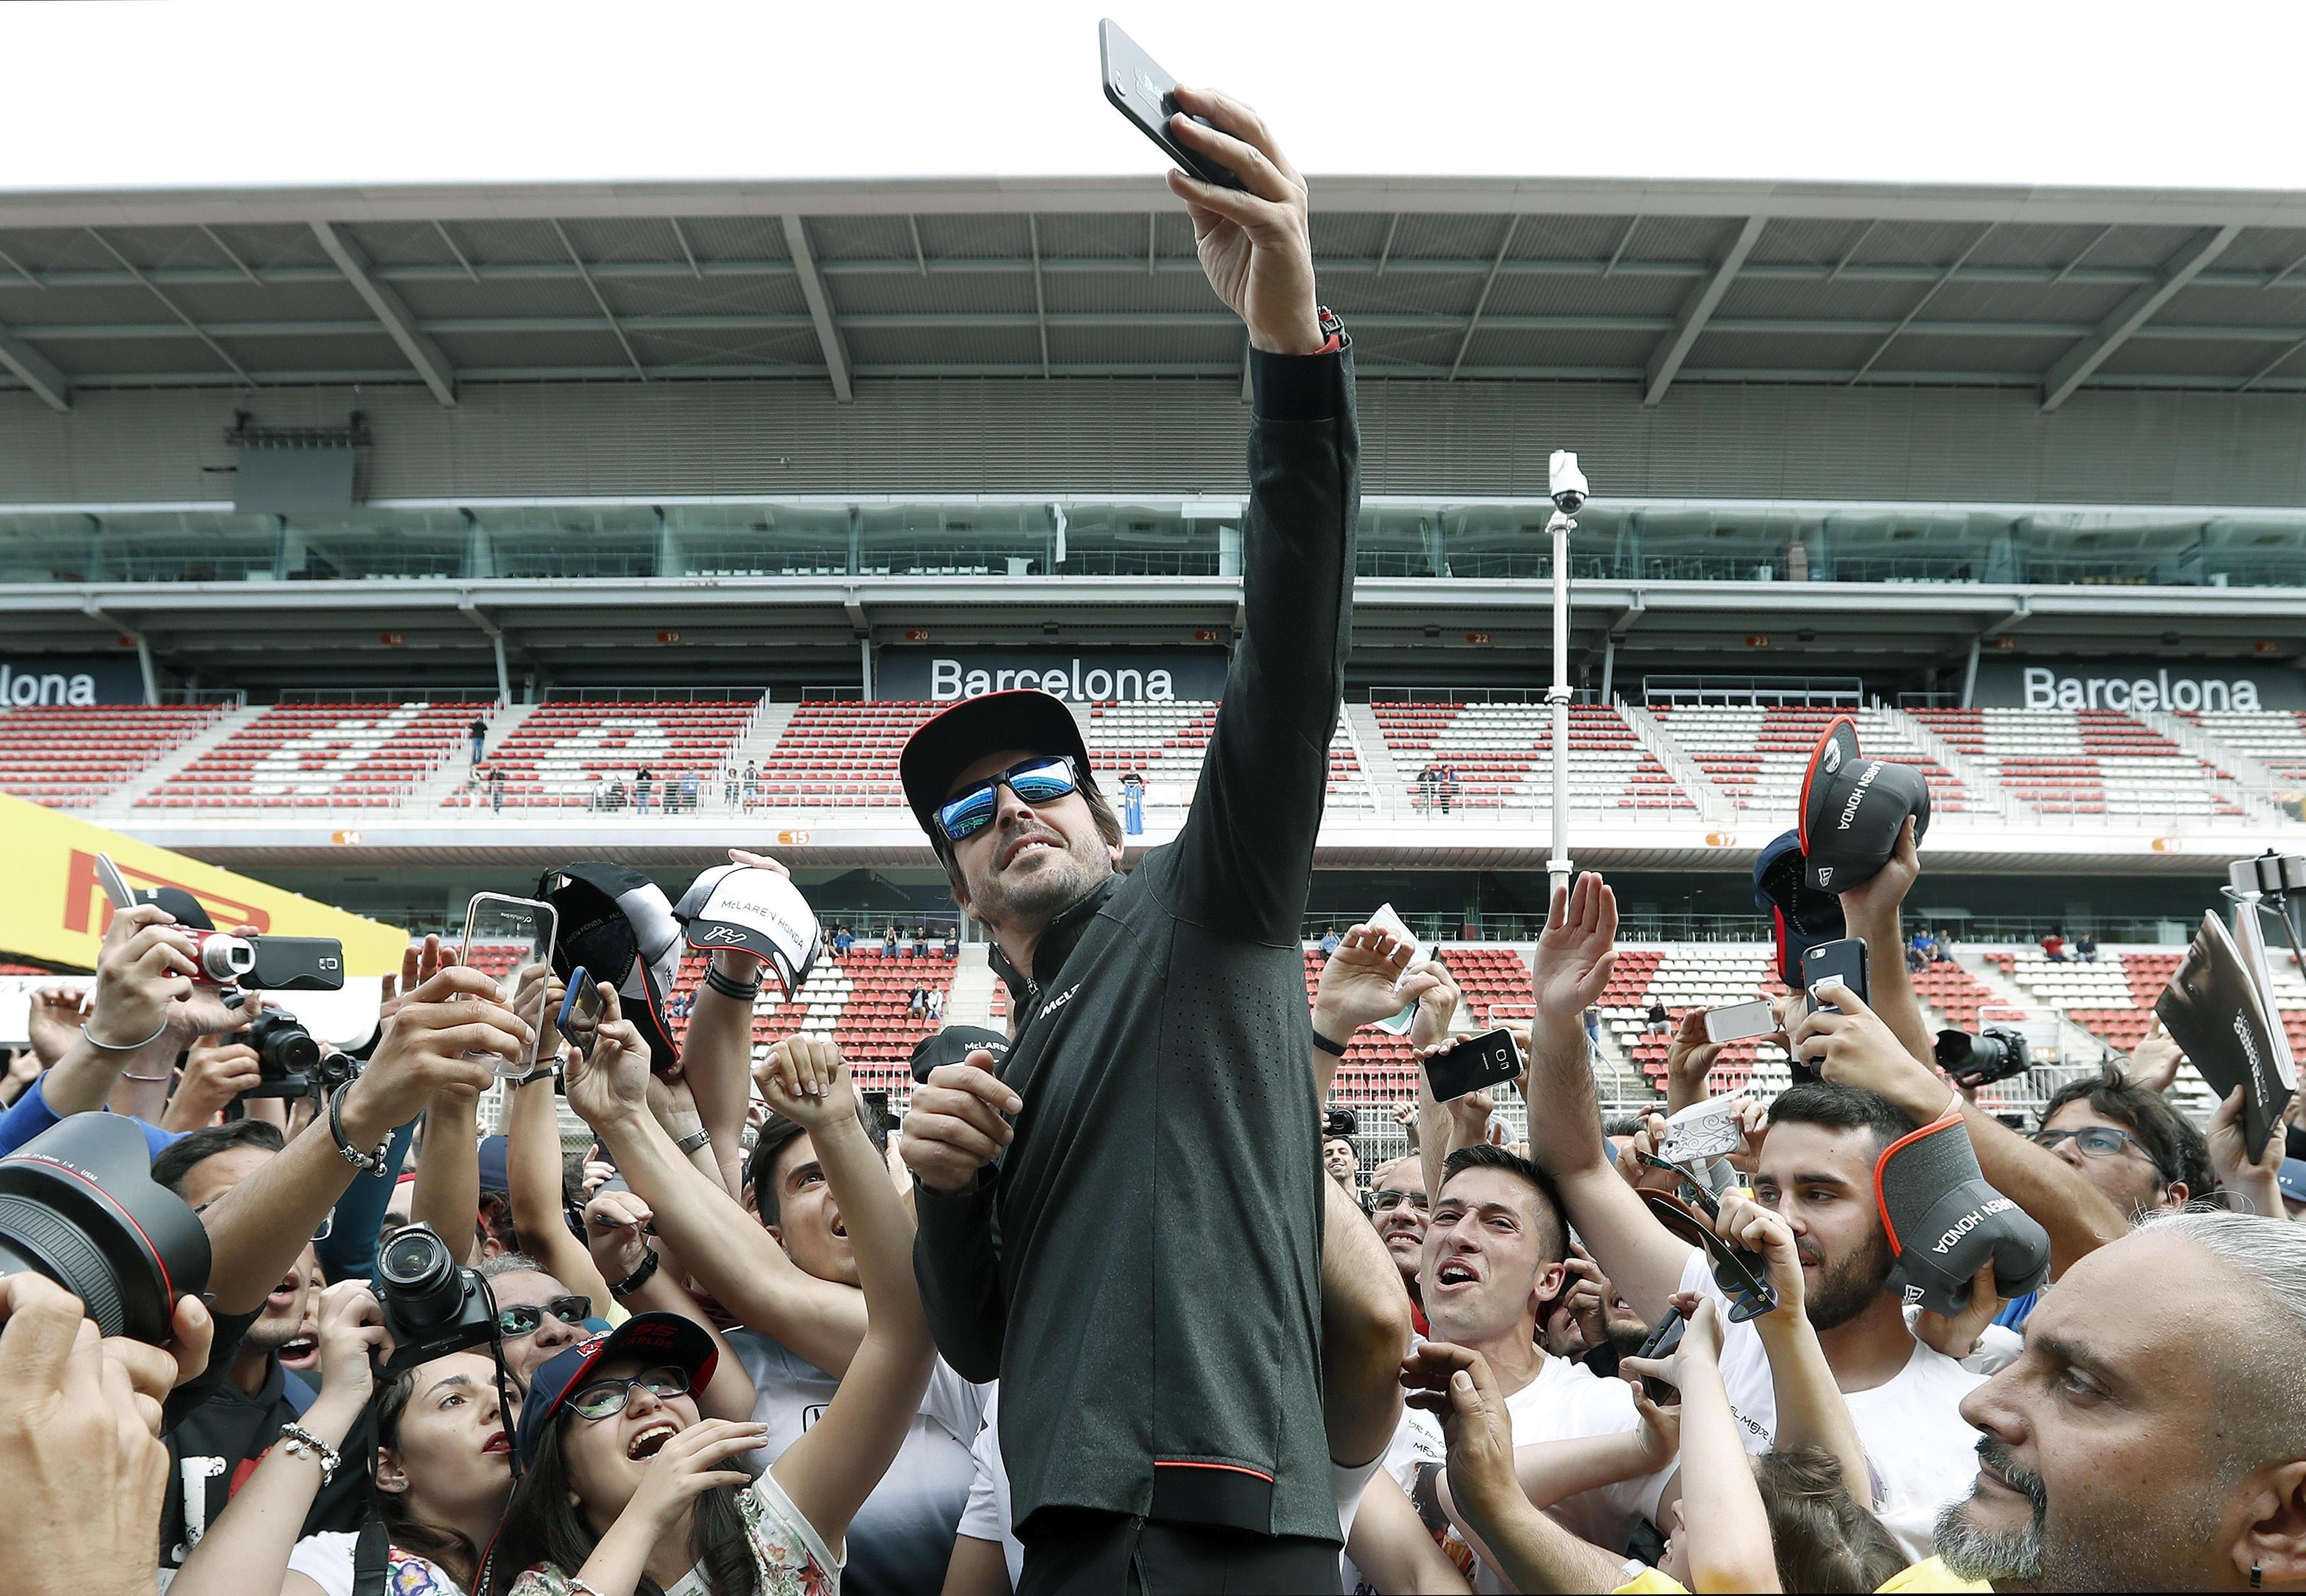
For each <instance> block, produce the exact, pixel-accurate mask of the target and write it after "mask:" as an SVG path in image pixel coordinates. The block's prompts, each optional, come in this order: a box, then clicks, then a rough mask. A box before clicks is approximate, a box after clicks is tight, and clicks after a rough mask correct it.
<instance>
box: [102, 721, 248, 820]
mask: <svg viewBox="0 0 2306 1596" xmlns="http://www.w3.org/2000/svg"><path fill="white" fill-rule="evenodd" d="M262 713H264V706H263V705H262V704H246V705H243V706H242V707H241V708H239V709H235V710H229V711H226V713H224V714H222V715H220V716H218V718H217V719H216V720H215V721H212V722H210V723H209V726H208V727H207V729H206V730H202V731H201V734H200V735H199V736H198V737H196V738H192V740H191V741H190V742H185V743H180V744H178V745H177V746H176V747H174V748H172V749H170V750H169V751H168V752H167V754H165V755H162V756H161V757H160V758H158V759H156V760H154V761H153V762H152V763H151V764H148V765H146V766H145V767H144V768H143V769H142V770H141V771H138V772H136V774H135V776H134V777H133V778H132V780H130V781H125V782H123V783H122V784H121V785H120V786H118V787H115V788H114V789H112V790H111V791H110V792H108V793H107V794H105V795H104V798H103V801H101V802H100V803H98V804H95V805H92V806H91V807H90V808H89V809H88V810H87V812H86V813H87V815H88V817H89V818H90V819H91V820H116V819H121V818H124V817H125V816H126V815H128V814H129V812H130V811H132V809H134V808H135V807H136V800H137V799H138V798H142V797H143V796H144V795H145V794H146V793H148V792H151V791H153V790H154V789H157V788H158V787H159V786H160V785H161V784H162V783H163V782H165V781H167V780H168V778H169V777H171V776H173V775H175V773H176V772H179V771H181V770H183V769H184V767H185V766H186V765H188V764H192V762H193V761H194V760H196V759H199V758H201V756H202V755H206V754H208V753H210V752H211V751H213V750H215V749H217V748H218V747H222V746H223V745H224V744H226V743H227V742H229V741H231V740H232V738H234V737H235V735H237V734H238V733H240V732H242V731H243V730H247V728H248V727H250V726H251V725H252V724H254V723H255V721H256V717H257V716H259V715H260V714H262Z"/></svg>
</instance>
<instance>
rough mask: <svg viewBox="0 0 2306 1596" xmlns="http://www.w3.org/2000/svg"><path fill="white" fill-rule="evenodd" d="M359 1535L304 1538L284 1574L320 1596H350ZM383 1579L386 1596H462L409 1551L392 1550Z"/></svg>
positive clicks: (458, 1588) (450, 1581)
mask: <svg viewBox="0 0 2306 1596" xmlns="http://www.w3.org/2000/svg"><path fill="white" fill-rule="evenodd" d="M359 1540H360V1536H359V1535H357V1534H356V1533H354V1532H353V1531H350V1530H342V1531H337V1530H331V1531H328V1532H323V1533H321V1534H318V1535H307V1536H305V1537H304V1538H303V1540H302V1541H298V1542H297V1543H296V1549H295V1550H294V1551H292V1552H290V1553H289V1554H288V1572H289V1573H291V1574H301V1575H303V1576H304V1577H305V1578H306V1579H309V1580H311V1581H312V1583H314V1584H316V1585H318V1586H320V1590H321V1592H322V1593H323V1596H353V1550H354V1546H355V1544H356V1543H357V1542H358V1541H359ZM389 1570H390V1572H389V1573H388V1574H387V1575H386V1576H385V1582H384V1583H385V1589H386V1590H387V1591H388V1592H390V1596H465V1587H464V1586H462V1585H460V1584H458V1583H457V1582H456V1581H455V1580H453V1579H450V1578H449V1577H448V1575H446V1574H444V1573H442V1572H441V1571H440V1565H439V1564H437V1563H434V1562H432V1561H431V1560H430V1559H429V1558H420V1557H417V1556H416V1555H415V1554H414V1553H413V1552H404V1551H399V1550H395V1551H394V1552H393V1553H392V1558H391V1562H390V1564H389Z"/></svg>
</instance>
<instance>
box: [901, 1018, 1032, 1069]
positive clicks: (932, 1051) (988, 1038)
mask: <svg viewBox="0 0 2306 1596" xmlns="http://www.w3.org/2000/svg"><path fill="white" fill-rule="evenodd" d="M979 1048H982V1049H984V1050H985V1051H986V1053H989V1054H992V1055H993V1069H994V1071H995V1073H996V1074H997V1073H999V1071H1000V1069H1001V1065H1002V1063H1004V1061H1005V1060H1006V1059H1007V1058H1008V1056H1009V1038H1008V1037H1004V1036H1003V1035H1002V1034H1001V1033H1000V1032H999V1031H989V1030H986V1028H984V1027H983V1026H981V1025H948V1026H946V1027H945V1028H944V1029H943V1030H941V1031H937V1032H935V1033H934V1034H932V1035H930V1036H926V1037H922V1038H921V1039H920V1040H919V1041H918V1042H916V1043H914V1044H913V1079H914V1080H917V1081H920V1082H923V1083H926V1082H927V1080H928V1078H929V1071H932V1070H935V1069H937V1068H939V1067H940V1066H942V1065H945V1064H965V1063H968V1062H969V1054H972V1053H975V1052H977V1051H978V1049H979Z"/></svg>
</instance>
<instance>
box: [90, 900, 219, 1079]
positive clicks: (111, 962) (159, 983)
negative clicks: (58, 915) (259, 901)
mask: <svg viewBox="0 0 2306 1596" xmlns="http://www.w3.org/2000/svg"><path fill="white" fill-rule="evenodd" d="M199 969H200V966H199V965H197V964H195V963H194V962H193V961H192V937H191V936H190V935H188V934H187V933H186V932H185V930H184V927H183V926H179V925H177V924H176V917H175V916H174V915H172V914H170V913H169V912H168V911H167V909H162V908H161V907H160V906H159V905H158V904H157V903H139V904H135V905H133V906H132V907H131V908H128V909H122V910H120V911H119V912H118V913H116V914H115V915H114V916H113V917H112V928H111V929H110V930H109V931H107V933H106V934H105V937H104V947H103V950H102V951H101V952H98V954H97V960H96V988H95V991H94V992H93V993H92V994H91V1001H90V1004H89V1016H88V1020H87V1025H88V1036H89V1039H90V1041H93V1042H97V1043H100V1044H102V1045H104V1046H108V1047H111V1048H115V1049H124V1048H129V1047H133V1046H138V1045H139V1044H141V1043H143V1042H147V1041H150V1040H153V1039H155V1038H156V1037H158V1034H159V1032H160V1031H161V1030H162V1029H164V1028H166V1026H167V1022H168V1020H169V1013H168V1006H169V1004H171V1003H175V1002H176V1001H177V1000H178V999H180V998H184V997H188V996H190V995H191V994H192V977H193V976H194V975H195V974H197V973H198V972H199Z"/></svg>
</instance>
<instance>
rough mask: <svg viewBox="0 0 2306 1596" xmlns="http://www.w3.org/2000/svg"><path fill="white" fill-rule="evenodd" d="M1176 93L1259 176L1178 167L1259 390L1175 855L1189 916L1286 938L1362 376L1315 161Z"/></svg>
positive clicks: (1344, 540)
mask: <svg viewBox="0 0 2306 1596" xmlns="http://www.w3.org/2000/svg"><path fill="white" fill-rule="evenodd" d="M1177 103H1178V106H1179V107H1180V108H1181V112H1183V113H1191V114H1192V115H1184V114H1181V115H1176V116H1174V117H1173V118H1172V119H1171V123H1170V125H1171V126H1172V128H1174V130H1176V132H1175V136H1176V137H1177V138H1178V140H1179V141H1181V142H1183V143H1184V144H1186V145H1189V146H1190V147H1191V148H1192V149H1195V150H1197V151H1198V152H1200V153H1201V154H1203V155H1206V156H1207V157H1208V158H1209V159H1211V160H1213V161H1215V162H1217V164H1219V165H1221V166H1225V167H1226V168H1227V169H1229V170H1231V171H1232V172H1234V174H1235V175H1238V176H1239V177H1240V178H1241V180H1242V181H1243V183H1244V184H1246V185H1247V186H1246V187H1244V188H1242V189H1228V188H1219V187H1217V186H1215V185H1214V184H1210V183H1200V182H1198V181H1196V180H1194V179H1192V178H1190V177H1187V176H1185V175H1183V174H1182V173H1176V172H1173V173H1171V174H1170V175H1169V186H1170V187H1171V189H1173V190H1174V192H1176V193H1177V194H1178V195H1179V197H1180V198H1182V199H1183V201H1185V205H1186V209H1188V211H1189V212H1190V213H1191V217H1192V221H1193V237H1194V241H1195V243H1196V244H1197V245H1198V247H1199V249H1200V257H1201V266H1202V269H1203V270H1204V271H1205V272H1206V273H1207V274H1208V276H1209V285H1210V286H1211V287H1213V288H1215V289H1216V290H1217V295H1218V297H1219V298H1221V299H1223V300H1224V301H1225V302H1226V303H1227V304H1228V305H1229V306H1231V307H1232V309H1233V311H1234V313H1235V314H1237V315H1239V316H1240V317H1241V318H1242V320H1243V321H1244V322H1245V323H1247V325H1248V329H1249V343H1250V351H1251V353H1250V380H1251V386H1252V388H1253V389H1254V393H1255V402H1254V406H1253V410H1252V415H1251V423H1250V440H1249V508H1248V511H1247V513H1246V515H1245V516H1243V522H1242V603H1243V627H1242V635H1241V639H1240V641H1239V643H1238V644H1236V645H1235V646H1234V656H1233V664H1232V669H1231V670H1229V671H1228V672H1227V673H1226V687H1225V705H1224V708H1223V709H1222V710H1220V711H1219V713H1218V715H1217V729H1216V730H1215V731H1213V732H1212V733H1211V734H1210V738H1209V753H1208V755H1207V757H1206V759H1205V760H1204V762H1203V764H1202V767H1201V778H1200V791H1199V795H1198V797H1197V798H1195V800H1194V803H1193V807H1192V809H1191V813H1190V814H1189V815H1188V816H1187V818H1186V821H1185V826H1184V830H1183V832H1182V833H1181V834H1180V836H1179V839H1178V841H1177V844H1176V846H1175V847H1174V849H1171V850H1170V853H1169V855H1168V856H1167V857H1168V858H1169V861H1170V862H1169V863H1168V864H1167V865H1166V866H1163V868H1165V869H1166V870H1167V871H1168V873H1169V875H1168V885H1169V890H1170V891H1172V892H1174V894H1175V900H1176V901H1175V906H1176V907H1177V908H1178V909H1179V910H1180V911H1181V912H1183V913H1184V914H1185V915H1186V916H1187V917H1189V918H1191V919H1195V920H1197V921H1199V922H1200V923H1201V924H1204V925H1207V926H1221V927H1224V928H1226V929H1227V930H1229V931H1232V932H1234V933H1235V934H1236V935H1243V936H1245V937H1249V938H1251V939H1252V940H1255V941H1258V942H1262V943H1269V944H1278V943H1285V942H1294V941H1295V940H1296V936H1297V931H1298V922H1299V917H1301V916H1302V914H1303V912H1304V909H1305V893H1306V889H1307V887H1308V886H1309V885H1310V884H1311V880H1312V869H1313V838H1314V834H1315V832H1317V831H1318V830H1319V828H1320V817H1321V808H1322V805H1323V802H1324V801H1325V798H1326V797H1327V794H1328V773H1329V742H1330V738H1332V737H1333V736H1334V735H1335V734H1336V730H1337V704H1338V702H1339V700H1340V698H1341V696H1342V695H1343V692H1344V688H1345V648H1346V641H1347V636H1348V631H1349V617H1350V612H1351V609H1352V603H1353V571H1354V558H1353V550H1354V523H1355V521H1356V520H1357V518H1358V516H1359V513H1360V511H1359V506H1360V497H1361V495H1360V486H1359V477H1358V468H1357V461H1358V457H1359V451H1360V444H1359V434H1358V432H1357V431H1356V428H1355V425H1354V400H1353V376H1352V371H1351V366H1350V363H1349V357H1348V356H1347V355H1346V354H1344V353H1343V352H1342V351H1339V352H1338V353H1335V354H1327V353H1322V351H1323V350H1324V349H1325V347H1326V346H1327V343H1328V339H1327V337H1326V335H1324V333H1323V332H1322V330H1321V325H1320V311H1319V309H1318V307H1317V305H1316V303H1315V299H1314V292H1313V249H1312V241H1311V234H1310V232H1309V231H1308V227H1307V222H1306V197H1305V181H1304V179H1303V178H1302V177H1300V176H1299V175H1297V171H1296V168H1294V166H1291V165H1290V164H1289V160H1288V158H1287V157H1285V156H1284V155H1283V154H1282V153H1281V149H1280V147H1279V146H1278V145H1277V143H1276V142H1275V141H1274V139H1273V135H1272V134H1271V133H1270V132H1268V131H1267V129H1266V127H1265V124H1263V123H1262V122H1261V121H1260V120H1259V119H1258V116H1257V115H1256V113H1255V112H1253V111H1251V110H1250V109H1249V107H1246V106H1243V105H1242V104H1240V103H1239V102H1237V101H1235V100H1233V99H1231V98H1227V97H1226V96H1224V95H1221V94H1214V93H1209V92H1205V91H1201V90H1191V89H1183V88H1181V89H1179V90H1177ZM1194 115H1200V116H1205V117H1207V118H1208V119H1209V123H1210V124H1214V125H1213V126H1204V125H1203V124H1201V123H1200V122H1197V121H1195V120H1193V116H1194Z"/></svg>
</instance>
